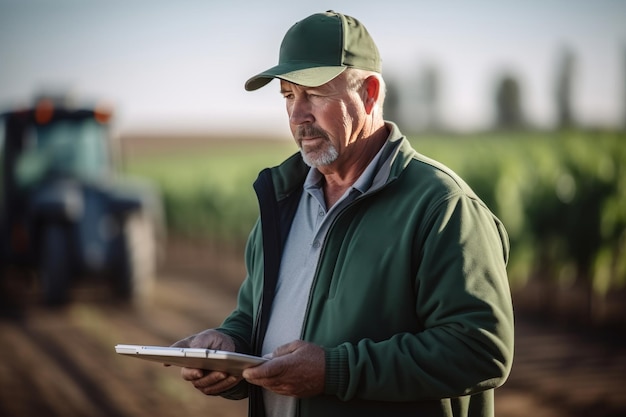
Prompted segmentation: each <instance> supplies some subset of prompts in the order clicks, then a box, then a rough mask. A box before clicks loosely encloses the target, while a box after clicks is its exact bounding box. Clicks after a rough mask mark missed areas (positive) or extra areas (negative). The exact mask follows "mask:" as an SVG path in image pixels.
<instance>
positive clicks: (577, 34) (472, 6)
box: [0, 0, 626, 417]
mask: <svg viewBox="0 0 626 417" xmlns="http://www.w3.org/2000/svg"><path fill="white" fill-rule="evenodd" d="M329 9H333V10H336V11H339V12H342V13H346V14H349V15H352V16H354V17H356V18H358V19H359V20H361V21H362V22H363V23H364V24H365V25H366V27H367V28H368V30H369V32H370V33H371V35H372V36H373V37H374V39H375V41H376V42H377V44H378V47H379V49H380V52H381V55H382V58H383V73H384V76H385V79H386V81H387V87H388V96H387V102H386V104H385V112H386V118H387V119H390V120H393V121H396V122H397V123H398V124H399V126H400V128H401V130H402V131H403V132H404V133H405V134H407V135H408V136H409V138H410V140H411V142H412V143H413V145H414V146H415V148H416V149H417V150H418V151H420V152H422V153H424V154H426V155H428V156H431V157H434V158H435V159H439V160H440V161H442V162H444V163H446V164H447V165H449V166H450V167H452V168H453V169H454V170H456V171H457V172H458V173H459V174H460V175H461V176H462V177H464V178H465V179H466V180H467V182H468V183H469V184H470V185H471V186H472V187H473V188H474V189H475V190H476V191H477V193H478V194H479V196H480V197H481V198H482V199H483V200H485V202H486V203H487V204H488V205H489V206H490V207H491V208H492V209H493V210H494V212H495V213H496V214H497V215H498V216H499V217H500V218H501V219H502V220H503V221H504V223H505V225H506V227H507V230H508V231H509V234H510V238H511V245H512V252H511V261H510V263H509V276H510V281H511V288H512V291H513V297H514V304H515V307H516V311H517V320H518V327H517V352H516V362H515V365H514V369H513V372H512V374H511V378H510V380H509V382H508V383H507V384H506V385H505V386H504V387H503V388H501V389H500V391H499V393H500V395H499V397H498V402H497V407H498V413H497V415H499V416H509V417H515V416H526V415H529V414H531V413H532V414H534V415H536V417H540V416H546V417H549V416H588V415H594V416H618V415H624V413H626V399H625V398H624V396H623V386H624V382H626V339H625V338H624V330H625V329H626V320H625V319H624V317H625V314H626V307H625V306H626V146H625V143H626V25H625V24H624V21H625V18H626V3H624V2H622V1H618V0H613V1H611V0H598V1H594V2H587V1H582V0H570V1H566V0H554V1H550V2H540V1H527V2H498V1H495V0H476V1H473V2H471V3H470V2H464V1H460V0H459V1H453V0H446V1H439V2H428V1H421V0H415V1H411V2H408V1H404V0H388V1H386V2H384V3H380V2H363V1H356V0H339V1H336V2H325V1H322V2H316V3H315V5H305V4H299V3H297V2H292V1H283V0H267V1H265V2H252V1H237V0H233V1H228V2H207V1H200V0H182V1H179V2H166V1H162V0H151V1H148V0H136V1H133V2H125V1H121V0H110V1H108V2H96V1H92V0H56V1H54V2H53V1H46V0H27V1H21V0H0V113H4V116H3V118H1V119H0V157H1V158H2V162H0V163H1V164H2V165H0V166H1V167H2V171H1V172H0V180H1V181H0V237H1V238H2V242H0V243H1V245H0V255H2V256H0V261H2V265H1V268H0V284H1V287H0V290H1V291H0V295H1V298H0V302H1V303H2V304H1V305H0V307H1V308H0V311H1V312H2V316H0V342H2V343H1V344H0V388H1V389H0V415H6V416H31V415H33V416H34V415H38V416H39V415H47V416H56V415H59V416H73V415H76V416H100V415H106V416H120V417H121V416H135V415H137V416H139V415H142V416H143V415H146V414H148V413H149V414H151V415H154V416H169V415H180V414H181V413H183V414H188V415H198V414H199V413H202V414H203V415H211V416H236V415H245V406H246V404H245V402H236V403H233V402H230V401H225V400H221V399H215V398H210V399H208V398H205V397H203V396H201V395H199V394H197V393H195V392H193V390H192V389H191V388H190V387H188V386H187V385H185V384H183V382H182V381H181V380H180V379H179V378H178V373H177V371H176V370H174V369H160V368H158V367H155V365H154V364H150V363H147V364H144V363H134V362H140V361H135V360H131V359H128V358H121V359H120V358H118V357H116V355H115V352H114V350H113V346H114V345H115V344H116V343H138V344H170V343H172V342H174V341H176V340H178V339H179V338H182V337H184V336H186V335H188V334H189V333H191V332H194V331H198V330H201V329H203V328H206V327H211V326H215V325H217V324H219V322H220V321H221V320H222V319H223V317H224V316H225V315H226V314H228V312H229V311H230V309H232V307H233V306H234V303H235V297H236V291H237V287H238V285H239V283H240V282H241V280H242V279H243V277H244V273H245V272H244V271H243V269H242V268H243V267H242V253H243V244H244V242H245V239H246V237H247V234H248V232H249V230H250V227H251V226H252V224H253V222H254V221H255V219H256V216H257V205H256V201H255V197H254V193H253V191H252V188H251V183H252V181H253V180H254V178H255V177H256V175H257V173H258V171H259V170H260V169H262V168H263V167H266V166H270V165H275V164H277V163H279V162H280V161H282V160H283V159H284V158H285V157H287V156H288V155H290V154H291V153H293V152H295V151H296V148H295V145H293V143H292V141H291V138H290V133H289V130H288V127H287V120H286V116H285V112H284V108H283V99H282V98H281V97H280V94H279V93H278V84H277V83H276V82H273V83H271V84H269V86H268V87H266V88H263V89H261V90H258V91H255V92H246V91H245V90H244V88H243V84H244V82H245V81H246V80H247V79H248V78H249V77H251V76H252V75H255V74H256V73H258V72H261V71H263V70H265V69H266V68H269V67H270V66H272V65H274V64H275V63H276V61H277V55H278V48H279V45H280V42H281V40H282V37H283V35H284V33H285V31H286V30H287V29H288V28H289V27H290V26H291V25H292V24H293V23H295V22H296V21H297V20H300V19H302V18H304V17H306V16H308V15H310V14H312V13H316V12H321V11H325V10H329ZM77 109H79V110H77ZM50 144H55V145H54V146H53V147H50ZM77 144H80V145H77ZM55 161H58V163H57V162H55ZM59 170H60V171H63V172H62V173H61V174H58V172H57V171H59ZM53 171H54V172H55V174H54V181H52V178H53V176H52V174H51V173H52V172H53ZM68 178H69V179H71V181H67V180H68ZM42 196H43V197H42ZM68 196H70V197H68ZM44 197H45V198H44ZM55 198H56V199H57V200H55ZM68 199H69V200H68ZM70 200H71V201H70ZM68 201H70V203H68ZM76 201H80V204H78V206H77V205H76ZM51 202H55V204H57V205H55V206H54V207H56V208H58V207H63V208H64V213H65V214H64V215H66V216H69V217H68V218H66V219H65V220H64V222H65V223H64V225H65V227H62V228H59V227H57V226H58V224H57V223H54V222H51V223H50V227H42V224H44V221H43V220H42V219H44V217H37V218H35V217H34V216H32V215H31V213H33V212H35V211H36V212H37V213H39V214H38V215H40V216H41V213H48V214H47V215H48V217H45V218H46V219H48V218H50V219H51V218H53V217H54V216H56V214H54V216H53V215H50V211H49V210H50V207H51V206H52V205H51ZM72 202H73V203H72ZM72 204H73V205H72ZM79 206H80V207H81V210H78V211H76V210H77V209H76V207H79ZM34 207H36V208H37V210H33V208H34ZM83 207H84V210H83V209H82V208H83ZM78 212H80V213H81V214H76V213H78ZM55 213H56V212H55ZM68 213H69V214H68ZM57 214H58V213H57ZM72 216H74V217H72ZM54 218H56V217H54ZM46 221H47V220H46ZM45 224H47V223H45ZM68 225H71V227H68ZM59 248H61V249H59ZM62 248H66V250H64V249H62ZM138 248H141V249H138ZM20 251H22V252H20ZM17 255H19V256H17ZM59 259H68V262H67V264H66V263H64V262H60V261H58V260H59ZM70 260H71V261H70ZM72 273H73V275H81V277H77V276H72V277H71V278H70V275H72ZM83 275H89V276H90V277H89V278H90V279H88V280H84V279H82V278H83V277H82V276H83ZM92 276H93V278H95V279H91V278H92ZM120 277H121V278H120ZM111 289H112V290H113V291H112V293H113V295H114V297H109V295H110V293H111ZM129 301H130V303H129ZM52 306H53V307H54V308H51V307H52ZM93 355H96V357H97V358H98V359H97V360H94V356H93ZM33 364H35V365H36V366H35V367H33ZM33 369H36V370H35V371H33Z"/></svg>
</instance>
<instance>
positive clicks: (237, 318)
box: [217, 232, 255, 400]
mask: <svg viewBox="0 0 626 417" xmlns="http://www.w3.org/2000/svg"><path fill="white" fill-rule="evenodd" d="M253 234H254V232H253ZM253 248H254V244H253V239H252V238H250V239H249V240H248V243H247V245H246V268H247V270H248V271H250V269H249V261H250V260H251V259H252V257H253ZM254 294H255V292H254V283H253V279H252V278H251V274H250V272H248V274H247V276H246V279H245V280H244V282H243V283H242V285H241V287H240V288H239V293H238V296H237V307H236V308H235V310H233V312H232V313H231V314H230V315H229V316H228V317H226V319H225V320H224V321H223V322H222V324H221V326H220V327H218V328H217V330H218V331H220V332H222V333H225V334H227V335H229V336H230V337H232V338H233V340H234V342H235V346H236V348H235V350H236V351H237V352H241V353H247V354H250V353H252V347H251V340H250V339H251V334H252V327H253V325H254V320H253V319H254V311H255V308H254V296H255V295H254ZM248 393H249V389H248V383H247V382H246V381H241V382H240V383H239V384H237V386H235V387H234V388H232V389H230V390H228V391H225V392H223V393H221V394H220V395H221V396H222V397H224V398H227V399H231V400H239V399H243V398H246V397H248Z"/></svg>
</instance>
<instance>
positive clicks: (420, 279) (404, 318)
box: [220, 124, 513, 417]
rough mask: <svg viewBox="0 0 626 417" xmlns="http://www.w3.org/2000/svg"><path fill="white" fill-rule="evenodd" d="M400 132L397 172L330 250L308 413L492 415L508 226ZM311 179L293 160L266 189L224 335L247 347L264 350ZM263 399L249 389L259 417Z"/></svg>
mask: <svg viewBox="0 0 626 417" xmlns="http://www.w3.org/2000/svg"><path fill="white" fill-rule="evenodd" d="M390 126H392V127H393V129H392V132H391V135H390V137H389V140H388V141H387V143H386V145H385V148H384V151H383V155H382V158H381V160H383V161H384V160H386V159H388V158H391V160H392V164H391V170H390V172H389V174H388V176H387V177H386V178H385V179H384V180H383V181H382V182H381V184H380V186H378V187H377V186H374V187H373V188H374V189H372V190H370V191H368V192H367V193H365V194H363V195H362V196H360V197H359V198H357V199H356V200H355V201H354V202H353V203H351V204H350V205H349V206H348V207H346V208H345V209H344V210H343V212H342V213H340V214H339V215H338V217H337V218H336V220H335V222H334V224H333V225H332V226H331V228H330V230H329V232H328V235H327V238H326V241H325V243H324V248H323V251H322V254H321V257H320V262H319V264H318V268H317V272H316V274H315V278H314V283H313V286H312V290H311V295H310V299H309V305H308V309H307V314H306V318H305V323H304V330H303V334H302V339H303V340H306V341H310V342H313V343H316V344H318V345H320V346H322V347H324V348H325V351H326V386H325V394H324V395H320V396H316V397H313V398H306V399H301V400H299V404H298V409H299V416H301V417H313V416H323V417H331V416H341V417H346V416H359V417H364V416H365V417H366V416H492V415H493V414H494V410H493V401H494V400H493V389H494V388H496V387H498V386H499V385H501V384H502V383H504V381H505V380H506V378H507V376H508V373H509V371H510V368H511V364H512V359H513V310H512V304H511V298H510V291H509V286H508V279H507V273H506V263H507V260H508V251H509V246H508V237H507V234H506V231H505V230H504V227H503V225H502V223H501V222H500V221H499V220H498V219H497V218H496V217H495V216H494V215H493V214H492V213H491V212H490V211H489V209H488V208H487V207H486V206H485V205H484V203H483V202H482V201H481V200H480V199H479V198H478V197H477V196H476V195H475V194H474V192H473V191H472V190H471V189H470V188H469V186H468V185H467V184H465V182H463V181H462V180H461V179H460V178H459V177H458V176H457V175H456V174H454V173H453V172H452V171H451V170H450V169H448V168H446V167H444V166H443V165H441V164H439V163H437V162H435V161H433V160H431V159H428V158H426V157H424V156H423V155H420V154H419V153H417V152H416V151H415V150H414V149H413V148H412V147H411V145H410V144H409V142H408V141H407V140H406V138H404V137H403V136H402V135H401V133H400V132H399V131H398V129H397V127H395V126H394V125H393V124H390ZM307 171H308V167H307V166H306V165H305V164H304V163H303V162H302V159H301V157H300V155H299V154H296V155H294V156H292V157H291V158H289V159H288V160H286V161H285V162H284V163H282V164H281V165H280V166H278V167H275V168H271V169H268V170H265V171H264V172H262V173H261V174H260V176H259V179H258V180H257V183H255V188H256V190H257V194H258V196H259V202H260V208H261V216H260V221H259V222H257V224H256V225H255V227H254V229H253V231H252V233H251V235H250V238H249V241H248V245H247V248H246V266H247V271H248V276H247V278H246V280H245V281H244V283H243V284H242V287H241V289H240V293H239V298H238V305H237V308H236V310H235V311H234V312H233V313H232V314H231V315H230V316H229V317H228V318H227V319H226V320H225V321H224V323H223V325H222V326H221V328H220V330H222V331H224V332H225V333H227V334H229V335H231V336H233V338H235V340H236V342H237V345H238V349H239V350H241V351H244V352H253V353H259V352H260V350H259V349H260V346H261V344H262V337H263V333H264V329H265V325H264V324H262V322H263V321H266V320H267V318H266V317H267V311H269V309H268V306H267V305H268V304H270V303H268V302H267V300H268V299H270V298H271V297H272V293H273V287H272V284H271V282H272V281H273V280H275V279H276V276H277V274H278V267H279V263H280V254H281V251H282V245H283V243H284V240H285V237H286V234H287V232H288V230H289V225H290V223H291V219H292V218H293V212H294V211H295V206H297V201H298V199H299V198H300V197H299V196H300V193H301V189H302V184H303V182H304V179H305V176H306V173H307ZM264 277H265V280H264ZM264 281H265V284H266V288H265V294H264ZM268 283H269V284H268ZM268 286H269V287H270V288H267V287H268ZM263 300H266V302H263ZM263 305H265V308H266V309H268V310H267V311H265V312H264V309H263V307H262V306H263ZM263 317H265V318H263ZM259 392H260V391H259V390H258V387H251V392H250V410H251V412H250V415H251V416H255V417H256V416H262V415H263V412H262V398H261V395H260V394H259Z"/></svg>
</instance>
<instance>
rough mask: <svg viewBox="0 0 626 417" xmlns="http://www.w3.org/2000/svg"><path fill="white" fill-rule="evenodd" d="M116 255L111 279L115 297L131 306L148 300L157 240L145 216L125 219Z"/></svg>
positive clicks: (154, 271) (150, 223) (154, 265)
mask: <svg viewBox="0 0 626 417" xmlns="http://www.w3.org/2000/svg"><path fill="white" fill-rule="evenodd" d="M117 253H118V259H117V262H116V263H117V265H118V268H117V272H115V273H114V276H113V290H114V292H115V294H116V295H117V296H118V297H120V298H122V299H125V300H129V301H132V302H133V303H138V304H142V303H145V302H147V301H149V299H150V297H151V295H152V290H153V287H154V280H155V274H156V241H155V234H154V226H153V224H152V222H151V221H150V219H149V218H148V216H145V215H144V214H142V213H136V214H132V215H130V216H129V217H128V218H127V219H126V221H125V223H124V226H123V229H122V235H121V236H120V239H119V245H118V252H117Z"/></svg>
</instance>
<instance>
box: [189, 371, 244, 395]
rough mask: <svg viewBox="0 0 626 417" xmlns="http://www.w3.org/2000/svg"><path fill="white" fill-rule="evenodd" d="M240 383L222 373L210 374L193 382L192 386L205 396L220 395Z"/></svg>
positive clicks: (231, 376) (238, 379) (235, 378)
mask: <svg viewBox="0 0 626 417" xmlns="http://www.w3.org/2000/svg"><path fill="white" fill-rule="evenodd" d="M239 381H241V378H237V377H235V376H233V375H225V374H224V373H223V372H211V373H210V374H208V375H207V376H205V377H204V378H201V379H198V380H196V381H193V382H192V384H193V386H194V387H195V388H196V389H197V390H199V391H200V392H202V393H203V394H205V395H217V394H220V393H222V392H224V391H226V390H228V389H230V388H232V387H234V386H235V385H237V384H238V383H239Z"/></svg>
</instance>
